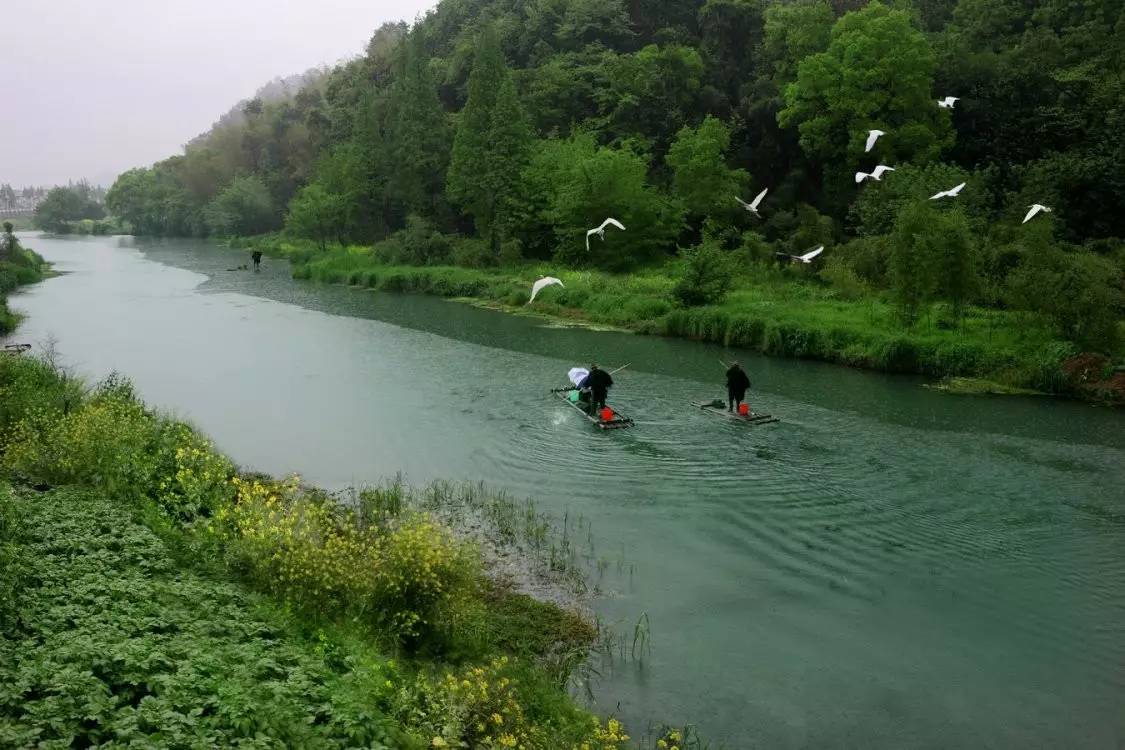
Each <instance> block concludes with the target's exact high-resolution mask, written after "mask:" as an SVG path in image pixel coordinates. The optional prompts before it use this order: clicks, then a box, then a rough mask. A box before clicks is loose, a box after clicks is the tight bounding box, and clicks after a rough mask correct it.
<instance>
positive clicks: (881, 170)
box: [871, 164, 895, 180]
mask: <svg viewBox="0 0 1125 750" xmlns="http://www.w3.org/2000/svg"><path fill="white" fill-rule="evenodd" d="M893 171H895V168H894V167H888V166H887V165H886V164H880V165H879V166H877V167H875V170H874V171H873V172H872V173H871V176H872V177H874V178H875V179H876V180H878V179H880V178H881V177H882V176H883V175H885V174H886V173H887V172H893Z"/></svg>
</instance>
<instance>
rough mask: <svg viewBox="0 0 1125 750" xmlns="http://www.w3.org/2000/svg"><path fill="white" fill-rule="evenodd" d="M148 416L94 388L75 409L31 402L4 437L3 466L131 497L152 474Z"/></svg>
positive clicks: (125, 400) (151, 428) (53, 481)
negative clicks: (60, 408) (66, 411)
mask: <svg viewBox="0 0 1125 750" xmlns="http://www.w3.org/2000/svg"><path fill="white" fill-rule="evenodd" d="M154 437H155V435H154V425H153V420H152V418H151V417H150V416H149V415H148V414H146V413H145V411H144V408H143V407H142V406H141V405H140V404H139V403H138V402H136V401H135V400H133V399H131V398H128V397H124V396H122V395H120V394H119V393H115V392H113V391H112V390H110V391H104V392H99V393H96V394H95V395H94V397H93V398H91V399H90V400H88V401H86V402H85V403H83V404H82V405H81V406H79V407H78V408H77V409H76V410H74V411H72V412H69V413H60V412H59V411H57V410H54V409H51V408H50V407H46V408H45V407H39V406H33V407H31V409H29V410H28V412H27V413H26V414H25V415H24V416H23V418H22V419H20V421H19V422H17V423H16V424H15V426H14V427H13V428H12V431H11V433H10V436H9V439H8V441H7V446H6V451H5V453H4V456H3V460H2V464H0V465H3V466H4V467H5V468H7V469H9V470H12V471H14V472H16V473H17V474H21V475H24V476H28V477H31V478H33V479H35V480H38V481H43V482H47V483H48V484H72V483H73V484H85V485H89V486H92V487H98V488H101V489H104V490H106V491H108V492H111V493H115V494H122V495H128V496H131V497H137V496H138V495H139V494H140V493H143V492H144V491H145V489H147V488H148V487H149V485H150V482H151V481H152V477H153V476H154V469H155V465H156V462H155V457H154V456H153V454H152V453H151V451H150V450H149V448H150V446H151V445H152V443H153V438H154Z"/></svg>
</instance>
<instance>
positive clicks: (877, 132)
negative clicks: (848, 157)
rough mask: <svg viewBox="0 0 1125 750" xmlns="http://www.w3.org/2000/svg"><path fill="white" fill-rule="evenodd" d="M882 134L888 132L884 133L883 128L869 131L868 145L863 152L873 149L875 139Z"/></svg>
mask: <svg viewBox="0 0 1125 750" xmlns="http://www.w3.org/2000/svg"><path fill="white" fill-rule="evenodd" d="M882 135H886V133H884V132H883V131H882V130H869V131H867V146H866V147H865V148H864V149H863V152H864V153H867V152H868V151H870V150H871V149H873V148H875V141H877V140H879V136H882Z"/></svg>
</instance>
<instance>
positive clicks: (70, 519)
mask: <svg viewBox="0 0 1125 750" xmlns="http://www.w3.org/2000/svg"><path fill="white" fill-rule="evenodd" d="M16 514H18V516H19V517H20V518H21V522H20V523H19V525H18V527H17V528H15V529H12V528H10V527H9V528H7V529H5V528H4V527H3V526H0V554H4V550H5V549H7V550H8V551H9V554H12V553H14V554H18V555H19V558H20V569H21V570H23V571H26V572H25V574H24V576H23V579H22V580H21V581H20V586H19V590H18V599H17V600H16V602H14V604H15V605H16V606H17V607H18V610H17V611H18V619H17V620H16V621H15V622H11V621H9V622H8V623H7V624H5V623H4V621H2V620H0V624H3V625H4V630H3V637H2V638H0V745H3V746H4V747H48V746H57V747H73V746H90V745H98V744H102V743H119V744H137V745H143V746H161V747H170V746H171V747H231V746H236V745H242V746H254V747H264V746H286V747H307V748H321V747H341V746H345V745H346V746H357V745H362V746H365V747H397V746H399V741H400V740H399V736H398V734H399V733H398V732H397V730H395V728H394V727H393V726H392V724H391V722H390V721H389V720H388V719H387V718H385V717H383V716H382V715H381V714H380V712H379V711H378V710H377V709H375V708H374V706H373V705H372V703H371V701H370V697H369V696H370V694H371V693H370V691H371V689H372V688H373V687H374V685H377V684H380V683H379V682H377V681H376V680H375V679H374V678H376V677H378V676H379V675H378V673H375V674H372V671H373V670H372V669H371V668H370V667H361V668H360V669H359V670H357V671H353V672H351V673H350V674H338V673H336V672H334V671H333V670H332V669H330V668H329V667H328V665H327V664H326V663H325V662H324V660H323V659H321V658H319V657H318V656H316V655H315V654H314V653H313V652H312V649H311V648H309V647H308V646H306V645H305V644H303V643H301V642H300V641H296V640H294V639H292V638H290V637H286V635H285V634H284V632H282V631H279V630H278V629H276V628H274V627H272V626H271V625H269V624H267V623H266V622H263V621H262V620H261V619H259V618H258V617H256V616H255V614H254V608H255V602H254V600H253V599H251V598H250V597H248V596H247V595H246V594H245V593H244V592H243V591H241V590H240V589H239V588H238V587H237V586H234V585H231V584H229V583H217V582H215V581H213V580H209V579H206V578H201V577H199V576H197V575H195V574H193V573H191V572H189V571H185V570H183V569H182V567H181V566H180V565H178V564H177V563H176V562H175V561H174V560H173V559H172V558H171V557H170V556H169V554H168V552H167V550H166V549H165V547H164V545H163V544H162V543H161V541H160V539H158V538H157V537H156V536H155V535H154V534H153V533H152V532H151V531H150V530H149V529H148V528H146V527H144V526H142V525H140V524H138V523H137V522H136V521H135V520H133V518H132V517H131V516H130V513H129V512H128V510H127V509H126V508H123V507H121V506H119V505H117V504H116V503H114V502H113V501H110V500H106V499H103V498H99V497H97V496H95V495H93V494H91V493H88V492H84V491H78V490H58V491H55V492H52V493H50V494H47V495H40V496H35V497H27V498H19V499H13V498H12V497H11V496H10V495H9V494H8V493H7V492H6V491H5V490H4V489H3V488H2V487H0V517H3V516H4V515H8V516H12V515H16ZM5 537H6V538H5ZM13 572H15V571H14V570H13V569H12V568H7V567H6V568H4V570H3V573H2V574H0V580H4V581H10V580H13V579H10V578H8V576H9V575H11V574H12V573H13ZM365 693H366V695H365Z"/></svg>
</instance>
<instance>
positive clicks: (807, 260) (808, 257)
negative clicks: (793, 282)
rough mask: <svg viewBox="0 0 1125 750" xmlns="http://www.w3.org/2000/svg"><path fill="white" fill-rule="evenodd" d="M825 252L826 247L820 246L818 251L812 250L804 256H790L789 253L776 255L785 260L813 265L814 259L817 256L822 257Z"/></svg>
mask: <svg viewBox="0 0 1125 750" xmlns="http://www.w3.org/2000/svg"><path fill="white" fill-rule="evenodd" d="M823 252H824V245H820V246H818V247H817V248H816V249H814V250H810V251H809V252H807V253H805V254H804V255H790V254H789V253H775V254H776V255H780V256H781V257H783V258H790V259H791V260H793V261H796V262H797V263H812V262H813V258H815V257H816V256H818V255H820V254H821V253H823Z"/></svg>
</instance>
